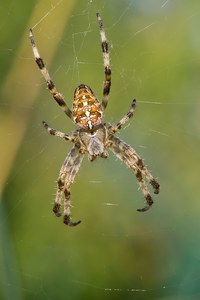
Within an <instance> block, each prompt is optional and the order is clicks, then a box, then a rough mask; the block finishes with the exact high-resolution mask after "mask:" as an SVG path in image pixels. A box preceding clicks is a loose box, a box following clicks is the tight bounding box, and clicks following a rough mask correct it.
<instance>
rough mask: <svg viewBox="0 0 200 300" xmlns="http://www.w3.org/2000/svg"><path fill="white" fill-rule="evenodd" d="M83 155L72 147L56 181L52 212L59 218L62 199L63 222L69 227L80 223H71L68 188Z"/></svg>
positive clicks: (76, 148)
mask: <svg viewBox="0 0 200 300" xmlns="http://www.w3.org/2000/svg"><path fill="white" fill-rule="evenodd" d="M82 160H83V154H82V153H80V151H79V148H78V147H76V146H74V147H73V148H72V150H71V151H70V153H69V154H68V156H67V157H66V159H65V162H64V164H63V166H62V167H61V170H60V174H59V177H58V180H57V193H56V199H55V204H54V207H53V212H54V213H55V215H56V216H57V217H60V216H61V212H60V207H61V202H62V197H64V219H63V222H64V223H65V224H66V225H69V226H76V225H78V224H79V223H80V222H81V221H77V222H72V221H71V200H70V187H71V185H72V183H73V182H74V179H75V176H76V174H77V172H78V170H79V168H80V166H81V162H82Z"/></svg>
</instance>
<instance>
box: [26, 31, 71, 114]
mask: <svg viewBox="0 0 200 300" xmlns="http://www.w3.org/2000/svg"><path fill="white" fill-rule="evenodd" d="M29 37H30V41H31V46H32V50H33V55H34V57H35V61H36V63H37V65H38V67H39V69H40V71H41V73H42V75H43V77H44V79H45V80H46V83H47V87H48V89H49V90H50V92H51V94H52V96H53V98H54V99H55V100H56V102H57V103H58V105H59V106H60V107H61V108H62V109H63V110H64V112H65V114H66V115H67V116H68V117H69V118H70V119H72V112H71V110H70V109H69V107H68V106H67V104H66V103H65V100H64V98H63V96H62V95H61V94H60V93H59V92H58V91H57V89H56V86H55V84H54V83H53V81H52V80H51V77H50V75H49V72H48V70H47V68H46V66H45V64H44V61H43V59H42V58H41V57H40V54H39V51H38V49H37V46H36V44H35V40H34V37H33V31H32V29H30V31H29Z"/></svg>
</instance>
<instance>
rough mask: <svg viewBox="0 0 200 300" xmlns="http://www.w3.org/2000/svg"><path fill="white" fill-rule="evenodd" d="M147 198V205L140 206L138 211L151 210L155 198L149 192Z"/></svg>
mask: <svg viewBox="0 0 200 300" xmlns="http://www.w3.org/2000/svg"><path fill="white" fill-rule="evenodd" d="M145 199H146V201H147V205H146V206H145V207H143V208H138V209H137V211H139V212H145V211H147V210H149V208H150V207H151V206H152V204H153V199H152V197H151V195H150V194H147V195H146V196H145Z"/></svg>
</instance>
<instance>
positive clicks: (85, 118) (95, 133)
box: [29, 13, 159, 226]
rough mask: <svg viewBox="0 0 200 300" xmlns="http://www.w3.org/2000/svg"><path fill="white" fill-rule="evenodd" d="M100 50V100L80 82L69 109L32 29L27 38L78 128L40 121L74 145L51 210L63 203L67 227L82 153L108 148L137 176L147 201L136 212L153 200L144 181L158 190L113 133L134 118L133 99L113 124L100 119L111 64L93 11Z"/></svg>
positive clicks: (97, 153) (96, 153)
mask: <svg viewBox="0 0 200 300" xmlns="http://www.w3.org/2000/svg"><path fill="white" fill-rule="evenodd" d="M96 16H97V20H98V25H99V30H100V37H101V47H102V52H103V63H104V73H105V80H104V82H103V97H102V101H101V103H100V102H99V100H98V99H97V97H96V96H95V94H94V93H93V91H92V90H91V88H90V87H89V86H88V85H86V84H80V85H79V86H78V87H77V88H76V89H75V91H74V102H73V109H72V111H71V110H70V108H69V107H68V106H67V104H66V103H65V100H64V98H63V96H62V95H61V94H60V93H59V92H58V91H57V89H56V86H55V84H54V83H53V81H52V80H51V77H50V75H49V72H48V70H47V68H46V66H45V64H44V62H43V59H42V58H41V57H40V54H39V51H38V49H37V46H36V44H35V41H34V37H33V32H32V29H30V34H29V36H30V41H31V46H32V50H33V55H34V58H35V61H36V63H37V65H38V67H39V69H40V71H41V73H42V75H43V77H44V79H45V80H46V83H47V87H48V89H49V91H50V93H51V94H52V96H53V98H54V99H55V101H56V102H57V103H58V105H59V106H60V107H61V108H62V109H63V110H64V112H65V114H66V115H67V116H68V117H69V118H70V119H71V120H72V121H73V122H74V123H75V125H77V127H78V129H77V130H75V131H73V132H72V133H71V134H70V135H68V134H66V133H63V132H60V131H58V130H56V129H54V128H51V127H49V125H48V124H47V123H46V122H45V121H43V125H44V128H45V129H46V130H47V132H48V133H49V134H51V135H54V136H57V137H60V138H62V139H64V140H65V141H70V142H72V143H73V144H74V145H73V147H72V149H71V151H70V152H69V154H68V155H67V157H66V159H65V161H64V163H63V165H62V167H61V170H60V173H59V177H58V180H57V193H56V198H55V203H54V206H53V212H54V213H55V215H56V216H57V217H60V216H61V204H62V199H63V202H64V219H63V221H64V223H65V224H66V225H69V226H76V225H78V224H80V222H81V221H77V222H73V221H72V219H71V200H70V188H71V185H72V183H73V182H74V179H75V176H76V174H77V172H78V171H79V168H80V165H81V162H82V160H83V157H84V154H87V155H88V158H89V160H90V161H94V160H95V159H96V158H97V157H98V156H100V157H102V158H107V157H108V153H107V150H108V149H110V150H111V151H112V152H113V153H114V154H115V155H116V156H117V158H119V159H120V160H121V161H122V162H124V163H125V165H126V166H128V167H129V168H130V169H131V170H132V171H133V172H134V173H135V176H136V179H137V180H138V183H139V186H140V188H141V190H142V192H143V195H144V198H145V200H146V205H145V206H144V207H143V208H139V209H137V210H138V211H139V212H144V211H147V210H148V209H149V208H150V207H151V205H152V204H153V199H152V197H151V195H150V193H149V190H148V187H147V184H146V182H145V180H146V181H147V182H148V183H149V184H150V185H151V186H152V187H153V190H154V193H155V194H158V193H159V183H158V182H157V181H156V180H155V179H154V177H153V176H152V174H151V173H150V172H149V170H148V169H147V167H146V166H145V165H144V163H143V161H142V159H141V158H140V156H139V155H138V154H137V153H136V151H135V150H134V149H133V148H132V147H131V146H130V145H128V144H127V143H125V142H124V141H122V140H121V139H119V138H118V137H116V136H115V133H117V132H118V131H119V130H120V129H121V128H122V127H123V126H124V125H125V124H126V123H127V122H128V120H129V119H130V118H132V117H133V114H134V111H135V107H136V100H135V99H134V100H133V101H132V104H131V108H130V110H129V111H128V112H127V114H126V115H125V116H124V117H123V118H122V119H121V120H120V121H119V122H118V123H116V124H115V125H111V124H109V123H104V122H103V120H102V119H103V115H104V111H105V109H106V106H107V104H108V96H109V93H110V87H111V67H110V58H109V51H108V42H107V39H106V35H105V31H104V27H103V22H102V19H101V16H100V14H99V13H97V14H96Z"/></svg>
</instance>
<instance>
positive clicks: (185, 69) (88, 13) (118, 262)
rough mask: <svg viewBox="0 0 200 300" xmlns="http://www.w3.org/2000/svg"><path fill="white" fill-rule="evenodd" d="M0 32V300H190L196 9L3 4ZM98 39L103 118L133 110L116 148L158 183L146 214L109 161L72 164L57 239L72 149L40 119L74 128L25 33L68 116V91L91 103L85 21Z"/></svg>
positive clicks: (196, 255)
mask: <svg viewBox="0 0 200 300" xmlns="http://www.w3.org/2000/svg"><path fill="white" fill-rule="evenodd" d="M0 7H1V20H0V64H1V68H0V76H1V77H0V78H1V81H0V85H1V88H0V101H1V104H0V124H1V126H0V133H1V134H0V139H1V147H0V184H1V186H0V187H1V203H0V207H1V211H0V243H1V244H0V299H6V300H7V299H9V300H10V299H16V300H21V299H30V300H32V299H70V300H71V299H72V300H74V299H148V300H149V299H165V300H166V299H167V300H175V299H176V300H177V299H180V300H181V299H184V300H185V299H200V239H199V237H200V217H199V216H200V201H199V200H200V199H199V169H200V154H199V152H200V122H199V119H200V117H199V116H200V101H199V96H200V88H199V80H200V34H199V32H200V4H199V1H198V0H193V1H186V0H182V1H179V0H175V1H170V0H168V1H167V0H166V1H165V0H152V1H147V0H141V1H140V0H135V1H132V0H131V1H130V0H124V1H120V0H112V1H111V0H109V1H103V0H100V1H95V0H93V1H89V0H83V1H80V0H79V1H78V0H77V1H76V0H70V1H65V0H52V1H47V0H43V1H42V0H40V1H27V2H25V1H16V0H15V1H13V0H12V1H11V0H8V1H3V2H2V3H1V4H0ZM97 11H99V12H100V13H101V16H102V19H103V21H104V26H105V29H106V34H107V39H108V41H109V47H110V55H111V66H112V88H111V94H110V101H109V105H108V108H107V110H106V116H105V120H106V121H110V122H112V123H115V122H117V121H118V120H119V119H120V118H121V117H122V116H123V115H124V114H125V113H126V112H127V111H128V109H129V107H130V103H131V100H132V99H133V98H136V99H137V110H136V113H135V117H134V119H133V120H132V121H131V123H130V125H129V126H127V128H126V129H123V130H122V131H121V132H120V134H119V136H120V137H121V138H122V139H123V140H125V141H126V142H128V143H130V144H131V145H132V146H133V147H134V148H135V149H136V150H137V152H138V153H139V154H140V155H141V156H142V157H143V158H144V160H145V163H146V164H147V165H148V167H149V168H150V170H151V171H152V173H153V174H154V176H155V177H156V178H158V180H159V182H160V184H161V192H160V194H159V195H158V196H156V195H155V197H154V200H155V203H154V205H153V207H152V209H151V210H150V211H148V212H147V213H143V214H142V213H138V212H137V211H136V209H137V208H139V207H142V205H143V197H142V193H141V191H139V190H138V185H137V182H136V179H135V176H134V174H133V173H132V172H131V171H130V170H128V169H127V168H126V167H125V166H124V165H123V164H122V163H120V162H119V161H117V160H116V158H114V157H113V155H112V154H111V155H110V157H109V159H108V160H103V159H98V160H96V161H95V162H93V163H90V162H89V161H88V160H87V158H85V159H84V162H83V165H82V167H81V170H80V172H79V174H78V176H77V178H76V182H75V183H74V185H73V187H72V201H73V205H74V207H73V219H74V220H79V219H81V220H82V223H81V225H79V226H78V227H76V228H68V227H67V226H65V225H64V224H63V223H62V219H58V218H56V217H55V216H54V215H53V213H52V205H53V201H54V195H55V191H56V179H57V176H58V172H59V169H60V166H61V165H62V163H63V161H64V158H65V156H66V155H67V153H68V152H69V150H70V148H71V145H70V144H68V143H66V142H64V141H62V140H60V139H57V138H55V137H51V136H49V135H48V134H47V133H46V132H45V130H44V129H43V127H42V125H41V121H42V120H46V121H48V123H49V124H50V125H51V126H52V127H54V128H57V129H59V130H61V131H64V132H66V133H70V132H71V131H72V130H74V128H75V127H74V125H73V124H72V122H70V120H69V119H68V118H67V117H66V116H65V115H64V114H63V112H62V110H61V109H60V108H59V107H58V105H57V104H56V103H54V101H53V100H52V98H51V96H50V94H49V92H48V90H47V88H46V84H45V82H44V79H43V78H42V76H41V74H40V72H39V70H38V69H37V67H36V64H35V62H34V59H33V56H32V51H31V47H30V42H29V39H28V29H29V28H30V27H33V29H34V34H35V39H36V42H37V45H38V48H39V50H40V53H41V55H42V57H43V58H44V60H45V62H46V64H47V66H48V69H49V71H50V73H51V76H52V78H53V80H54V81H55V83H56V85H57V88H58V89H59V91H61V92H62V93H63V94H64V95H65V97H66V101H67V103H68V104H69V105H70V106H71V105H72V101H73V92H74V89H75V88H76V86H77V85H79V84H80V83H86V84H88V85H90V86H91V87H92V89H93V90H94V92H95V93H96V95H97V96H98V97H99V98H100V99H101V95H102V81H103V78H104V74H103V61H102V53H101V47H100V35H99V29H98V24H97V20H96V15H95V13H96V12H97Z"/></svg>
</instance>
